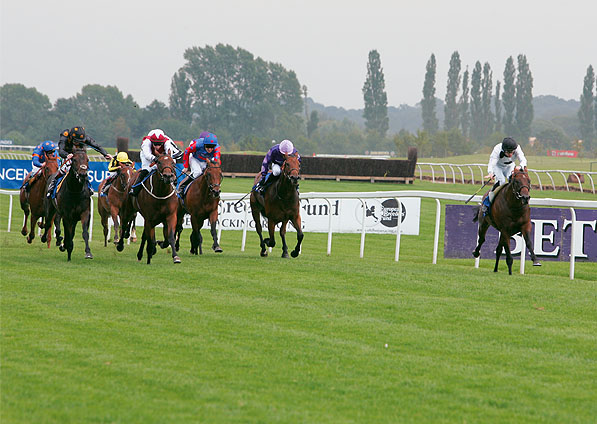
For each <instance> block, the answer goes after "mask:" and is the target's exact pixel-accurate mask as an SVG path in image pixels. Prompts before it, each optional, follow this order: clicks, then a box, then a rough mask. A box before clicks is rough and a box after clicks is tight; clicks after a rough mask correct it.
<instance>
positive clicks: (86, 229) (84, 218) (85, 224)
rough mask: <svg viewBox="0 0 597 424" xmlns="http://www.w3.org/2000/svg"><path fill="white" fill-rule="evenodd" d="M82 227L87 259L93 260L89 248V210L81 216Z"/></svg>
mask: <svg viewBox="0 0 597 424" xmlns="http://www.w3.org/2000/svg"><path fill="white" fill-rule="evenodd" d="M81 227H83V240H84V241H85V259H93V255H92V254H91V249H90V248H89V210H86V211H85V212H83V213H82V214H81Z"/></svg>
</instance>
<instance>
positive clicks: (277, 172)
mask: <svg viewBox="0 0 597 424" xmlns="http://www.w3.org/2000/svg"><path fill="white" fill-rule="evenodd" d="M281 172H282V168H280V165H278V164H277V163H272V174H274V177H277V176H278V175H280V173H281Z"/></svg>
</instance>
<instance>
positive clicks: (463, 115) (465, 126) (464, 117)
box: [459, 66, 471, 138]
mask: <svg viewBox="0 0 597 424" xmlns="http://www.w3.org/2000/svg"><path fill="white" fill-rule="evenodd" d="M468 96H469V88H468V66H467V68H466V71H464V74H463V75H462V95H461V96H460V103H459V107H460V128H461V129H462V135H463V136H464V137H465V138H466V137H468V134H469V130H470V125H471V117H470V111H469V108H468Z"/></svg>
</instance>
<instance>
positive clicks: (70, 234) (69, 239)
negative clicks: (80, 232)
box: [64, 221, 75, 262]
mask: <svg viewBox="0 0 597 424" xmlns="http://www.w3.org/2000/svg"><path fill="white" fill-rule="evenodd" d="M74 232H75V225H74V224H72V223H70V222H67V221H65V222H64V248H65V250H66V254H67V261H69V262H70V259H71V254H72V253H73V238H74V235H75V234H74Z"/></svg>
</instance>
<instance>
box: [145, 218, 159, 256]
mask: <svg viewBox="0 0 597 424" xmlns="http://www.w3.org/2000/svg"><path fill="white" fill-rule="evenodd" d="M145 228H147V226H146V227H145ZM155 246H156V241H155V227H151V228H150V229H149V234H148V235H147V265H149V264H151V257H152V256H153V255H154V254H155V253H156V252H157V249H156V247H155Z"/></svg>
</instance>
